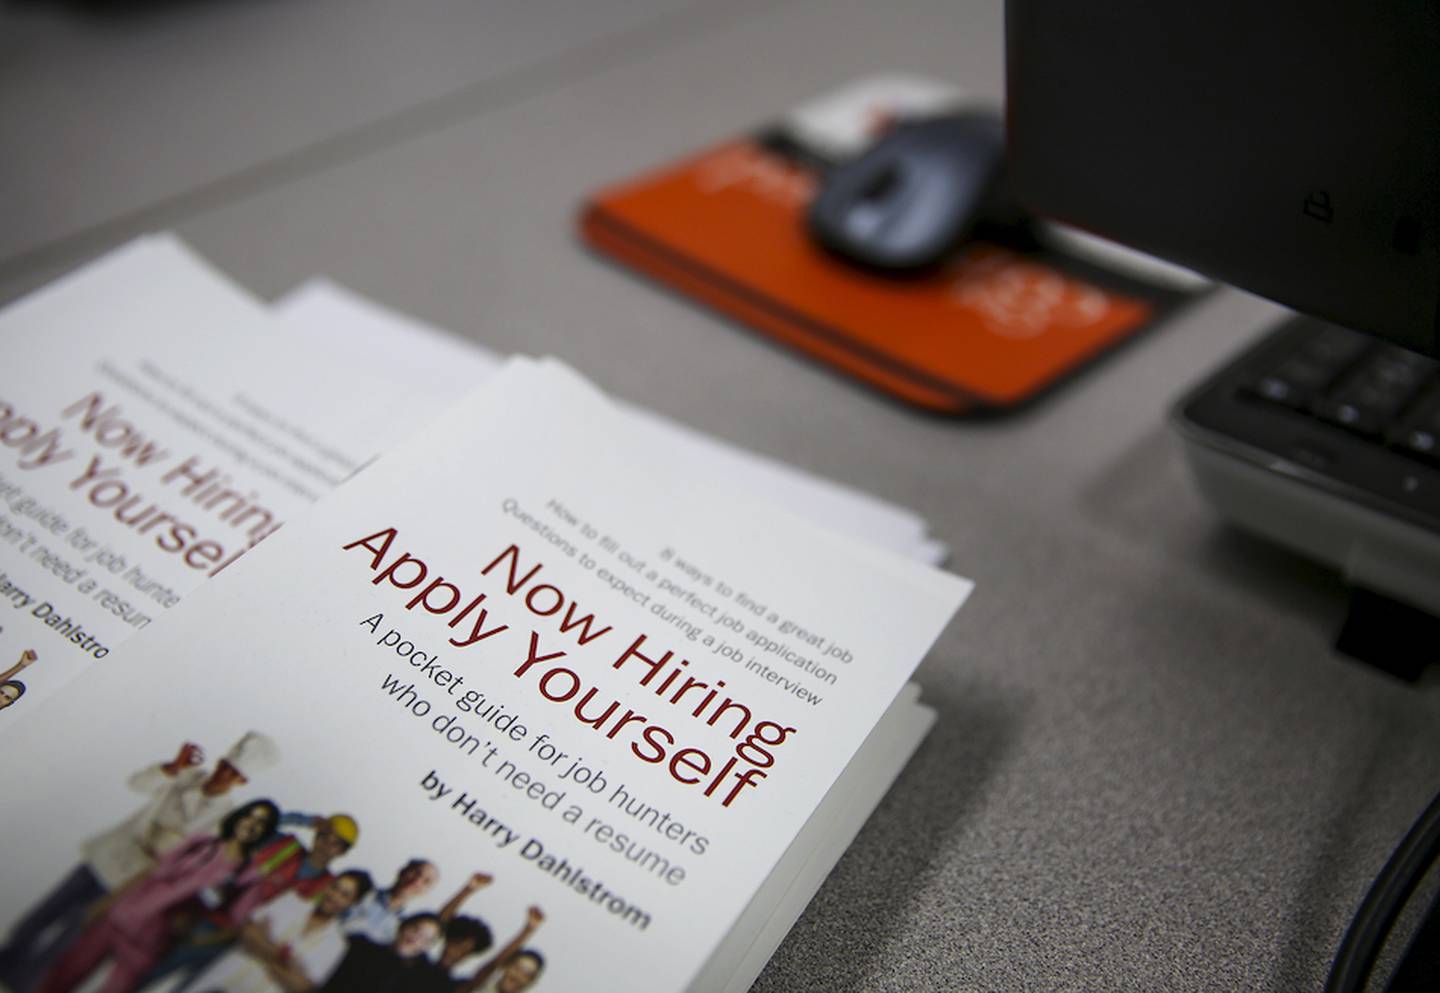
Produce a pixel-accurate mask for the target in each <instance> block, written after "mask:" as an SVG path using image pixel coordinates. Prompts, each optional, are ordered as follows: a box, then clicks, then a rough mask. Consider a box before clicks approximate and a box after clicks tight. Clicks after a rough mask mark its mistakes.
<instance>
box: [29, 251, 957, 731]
mask: <svg viewBox="0 0 1440 993" xmlns="http://www.w3.org/2000/svg"><path fill="white" fill-rule="evenodd" d="M0 339H3V340H4V341H5V342H6V347H7V356H8V361H7V362H6V363H5V365H4V368H3V370H0V446H3V447H0V711H4V712H5V716H4V720H3V721H0V735H3V734H6V733H8V732H9V731H10V730H11V729H12V728H13V727H14V726H15V725H16V723H18V722H19V721H20V720H22V719H24V717H25V715H26V714H28V713H29V712H30V711H31V710H32V709H33V708H34V707H35V706H37V705H38V703H39V702H40V701H41V700H42V699H44V698H45V697H46V696H49V695H50V694H51V693H53V692H55V691H56V690H58V688H59V687H60V686H62V685H64V684H65V683H66V682H68V681H69V680H70V679H72V678H74V677H75V676H76V675H78V674H79V673H82V672H85V671H86V670H88V669H90V668H92V667H93V666H94V665H96V664H97V663H100V662H103V661H104V660H106V659H107V658H108V657H109V656H110V653H111V652H112V651H113V649H114V648H115V646H116V645H118V644H119V643H120V642H122V641H123V640H124V639H125V638H127V637H129V636H130V635H132V634H133V633H135V632H136V631H139V630H143V629H144V628H146V627H148V626H149V625H151V624H152V623H154V622H155V621H156V620H157V619H159V618H160V617H161V616H162V615H163V614H164V612H165V611H167V610H168V609H169V608H171V607H173V606H174V605H175V604H176V603H178V602H179V600H180V599H181V598H182V597H183V596H185V595H186V594H188V593H189V591H190V590H192V589H194V588H195V587H196V586H197V585H198V584H200V583H201V582H203V581H204V580H205V579H206V578H208V577H210V576H213V575H216V574H218V573H220V572H221V571H223V570H224V569H226V568H228V567H229V566H230V565H231V564H232V563H234V562H235V561H236V560H237V558H238V557H239V556H241V555H243V554H245V553H246V552H247V551H249V550H250V549H252V548H254V547H255V546H256V545H257V544H259V543H260V542H261V541H262V540H264V539H265V538H266V537H267V536H268V535H270V534H272V533H274V532H275V531H276V530H277V529H279V528H280V527H281V526H282V525H283V524H284V523H285V522H286V521H288V520H290V519H292V518H293V517H294V515H296V514H297V513H299V512H300V511H302V510H303V509H304V508H306V507H308V506H309V505H310V504H311V503H313V502H314V500H316V499H318V498H319V496H321V495H322V494H324V493H326V492H328V491H329V490H330V489H331V488H332V487H334V486H335V485H337V484H338V483H340V482H342V481H343V480H345V479H346V478H348V477H349V476H350V475H351V474H352V473H354V472H355V471H357V470H358V469H359V468H360V467H362V466H364V465H365V464H366V463H368V462H369V461H370V460H371V459H372V458H373V457H374V456H375V455H376V454H378V453H379V452H381V451H384V450H385V449H386V448H387V447H389V446H390V445H391V444H393V443H394V442H396V441H398V440H400V439H402V438H404V437H406V436H407V435H408V434H409V433H410V432H411V431H413V430H414V429H416V428H417V427H419V426H420V425H421V424H423V423H425V422H427V421H428V420H429V419H430V418H432V417H434V416H435V415H436V414H438V413H439V412H440V411H442V410H443V409H444V408H445V407H446V406H447V405H449V404H451V403H453V402H455V401H456V400H457V399H458V398H459V397H460V396H462V395H463V394H464V392H465V391H466V390H468V389H469V388H471V387H473V386H475V385H477V384H478V383H480V382H482V381H483V380H484V379H485V378H487V377H488V376H489V375H490V374H491V373H492V372H493V371H494V369H495V368H497V367H498V365H499V362H500V360H499V359H498V358H497V357H495V356H493V355H492V354H490V353H487V352H485V351H484V350H483V349H481V348H479V347H478V346H475V345H473V344H471V343H469V342H464V341H461V340H459V339H453V338H448V337H446V336H443V335H441V334H440V333H438V332H433V331H431V330H430V329H428V328H425V327H423V326H421V325H419V324H418V323H416V322H413V321H407V320H406V319H404V318H402V317H400V316H399V315H395V314H391V313H389V312H386V311H383V310H382V309H381V308H378V307H376V306H375V305H373V304H369V303H368V301H362V300H360V299H359V298H358V297H355V296H354V295H353V294H344V293H342V292H341V291H339V290H338V289H336V288H333V287H328V286H325V285H323V284H317V285H316V286H312V287H307V288H306V289H305V290H304V291H302V292H301V293H298V294H296V296H295V299H294V301H292V302H291V304H290V305H287V306H283V307H282V308H281V309H280V312H279V315H278V317H277V316H276V315H272V314H271V313H270V312H269V311H268V310H267V309H266V308H264V307H262V306H261V305H260V304H258V303H256V302H255V301H253V300H251V299H250V298H248V297H247V296H246V295H245V294H244V293H242V292H241V291H240V290H238V289H237V288H236V287H235V286H233V285H232V284H230V283H229V282H228V281H227V280H225V279H224V278H223V277H222V276H220V275H219V274H217V273H215V272H214V271H213V270H211V269H210V268H209V267H208V266H206V265H205V264H204V263H203V262H202V261H201V260H200V259H199V258H198V257H196V256H195V255H194V254H193V253H191V252H189V251H188V250H187V249H186V248H185V247H184V246H183V245H181V244H180V243H179V242H177V241H176V240H175V239H173V238H170V237H165V236H158V237H151V238H146V239H143V240H141V241H138V242H136V243H134V244H132V245H129V246H126V247H124V248H122V249H120V250H118V251H117V252H115V253H113V254H112V255H110V256H107V257H106V258H104V259H102V260H101V261H99V262H97V263H95V264H92V265H90V266H88V267H86V268H84V269H83V270H81V271H79V272H77V273H75V274H72V275H70V276H68V277H66V278H64V279H61V280H59V281H57V282H56V283H54V284H52V285H51V286H48V287H46V288H44V289H42V290H40V291H38V292H36V293H35V294H33V295H31V296H29V297H27V298H25V299H23V300H21V301H20V302H18V303H16V304H14V305H13V306H11V307H9V308H8V309H7V310H5V311H4V312H3V313H0ZM630 416H632V417H633V418H634V419H635V420H636V421H638V422H641V423H642V424H643V425H644V426H645V428H647V429H648V430H649V431H650V435H651V441H652V443H653V444H655V445H657V446H663V448H664V449H665V450H666V451H667V452H669V453H671V457H673V458H680V459H686V460H688V462H689V463H690V464H691V465H692V467H693V470H694V471H702V472H714V473H716V474H724V475H727V476H729V477H730V478H732V479H733V480H734V481H735V482H736V484H737V485H739V486H741V487H745V488H752V487H753V488H756V489H757V490H758V491H760V492H764V493H765V494H766V495H767V496H768V497H769V498H770V499H772V500H775V501H777V502H784V503H788V504H789V505H791V506H794V507H796V508H797V509H802V508H804V509H807V510H808V511H809V512H811V513H813V515H814V516H815V517H816V518H817V519H819V520H822V521H828V522H830V523H832V524H834V525H835V526H837V527H841V528H844V529H846V530H847V531H849V532H850V533H853V534H856V535H863V536H867V537H869V538H871V539H872V540H875V541H877V542H879V543H883V544H885V545H886V546H887V547H893V548H897V549H899V550H901V551H903V552H905V553H906V554H913V555H916V556H918V557H922V558H925V559H927V560H931V561H938V559H939V557H941V556H943V554H944V550H943V547H941V546H939V545H938V544H936V543H935V542H934V541H933V540H932V539H930V538H929V537H928V536H927V535H926V534H925V526H924V522H923V520H921V519H920V518H919V517H918V516H916V515H914V514H913V513H910V512H908V511H904V510H902V509H901V508H898V507H894V506H893V505H889V504H886V503H884V502H883V501H879V500H876V499H875V498H873V497H870V496H868V495H866V494H862V493H858V492H856V491H853V490H848V489H845V488H843V487H840V486H838V485H836V484H833V483H829V482H827V481H824V480H819V479H816V478H814V477H810V476H806V475H804V474H803V473H800V472H799V471H798V470H794V469H791V468H789V467H786V466H782V465H779V464H777V463H768V462H765V461H764V460H762V459H759V458H758V457H756V456H751V455H749V454H747V453H744V452H742V451H740V450H738V449H734V448H731V447H729V446H724V445H721V444H720V443H718V442H715V441H713V440H711V439H707V438H706V437H705V436H704V435H701V434H699V433H698V432H694V431H691V430H689V429H686V428H682V427H681V426H679V425H677V424H674V423H673V422H669V421H664V420H662V419H660V418H657V417H655V416H654V415H650V414H647V413H645V412H643V411H639V410H638V409H632V411H631V413H630ZM730 474H733V476H731V475H730Z"/></svg>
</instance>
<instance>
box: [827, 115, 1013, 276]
mask: <svg viewBox="0 0 1440 993" xmlns="http://www.w3.org/2000/svg"><path fill="white" fill-rule="evenodd" d="M1023 219H1024V215H1023V212H1022V211H1020V209H1019V208H1018V207H1017V206H1016V205H1015V204H1014V202H1013V201H1012V200H1011V198H1010V196H1009V193H1008V191H1007V189H1006V183H1005V124H1004V122H1003V121H1002V120H1001V119H1000V118H999V117H997V116H995V115H991V114H981V113H969V114H963V115H953V116H948V117H936V118H931V119H929V120H920V121H911V122H906V123H901V124H899V125H897V126H896V127H895V128H894V130H892V131H891V132H890V133H889V134H887V135H886V136H885V137H884V138H882V139H880V141H879V142H877V143H876V144H875V146H874V147H872V148H871V149H870V150H869V151H867V152H865V153H864V154H862V155H861V156H860V157H859V158H857V159H855V160H854V161H853V162H848V163H846V164H844V165H841V166H838V167H836V168H835V169H834V170H833V171H832V172H831V173H830V175H829V176H828V177H826V179H825V180H824V183H823V185H822V186H821V189H820V192H819V193H818V194H817V195H816V197H815V199H814V200H813V201H812V202H811V204H810V212H809V215H808V221H809V227H810V233H811V234H812V236H813V237H814V238H815V239H816V240H817V241H818V242H819V243H820V244H821V245H823V246H824V247H825V248H827V249H829V250H830V251H832V252H834V253H835V254H837V255H840V256H842V257H843V258H845V259H848V260H849V261H851V262H857V263H859V264H861V265H863V266H866V267H869V268H874V269H880V270H884V271H886V272H893V273H903V272H911V271H917V270H923V269H926V268H929V267H931V266H933V265H935V264H936V263H938V262H939V261H940V260H941V259H943V258H944V257H945V256H946V255H947V254H948V253H949V252H950V251H951V250H952V249H953V248H954V247H955V246H956V245H957V244H959V243H960V242H961V241H963V240H964V239H965V237H966V236H967V235H968V234H970V233H972V232H973V231H974V229H975V228H976V226H977V225H979V224H982V223H987V222H988V223H992V224H996V225H999V226H1006V227H1011V226H1017V225H1022V224H1023V223H1024V220H1023Z"/></svg>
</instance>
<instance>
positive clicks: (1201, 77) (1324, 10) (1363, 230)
mask: <svg viewBox="0 0 1440 993" xmlns="http://www.w3.org/2000/svg"><path fill="white" fill-rule="evenodd" d="M1006 31H1007V75H1008V79H1007V88H1008V92H1007V104H1008V106H1007V114H1008V119H1009V141H1010V167H1011V173H1012V178H1013V182H1014V185H1015V189H1016V191H1017V193H1018V194H1019V196H1020V198H1021V200H1022V201H1024V202H1025V203H1026V204H1027V205H1028V206H1030V207H1031V208H1033V209H1035V210H1036V211H1038V212H1039V213H1041V214H1044V215H1047V216H1050V217H1053V218H1055V219H1057V220H1060V221H1063V222H1066V223H1069V224H1073V225H1076V226H1078V227H1081V228H1084V229H1087V230H1090V231H1093V232H1095V233H1096V234H1101V235H1104V236H1106V237H1109V238H1113V239H1115V240H1117V241H1121V242H1124V243H1126V244H1129V245H1133V246H1134V247H1136V248H1139V249H1142V250H1144V251H1148V252H1150V253H1152V254H1155V255H1158V256H1161V257H1163V258H1167V259H1171V260H1173V261H1176V262H1179V263H1182V264H1184V265H1187V266H1189V267H1191V268H1193V269H1196V270H1199V271H1201V272H1204V273H1206V274H1208V275H1211V276H1214V277H1216V278H1218V279H1221V280H1224V281H1225V282H1228V283H1231V284H1233V285H1235V286H1239V287H1241V288H1244V289H1247V290H1250V291H1252V292H1255V293H1259V294H1260V295H1262V296H1266V297H1269V298H1271V299H1273V300H1276V301H1278V302H1280V303H1283V304H1286V305H1288V306H1290V307H1293V308H1295V309H1297V310H1300V311H1303V312H1305V313H1309V314H1313V315H1315V316H1318V317H1322V318H1324V319H1325V320H1328V321H1332V322H1334V323H1337V324H1342V325H1346V326H1348V327H1352V328H1357V329H1360V330H1364V331H1369V332H1372V333H1374V334H1378V335H1382V336H1384V337H1386V338H1389V339H1390V340H1392V341H1394V342H1395V343H1397V344H1401V345H1404V346H1406V347H1408V348H1411V349H1414V350H1416V351H1422V352H1426V353H1429V354H1431V355H1437V354H1440V342H1437V315H1440V4H1437V3H1434V2H1431V0H1375V2H1358V0H1314V2H1307V3H1269V2H1265V0H1226V2H1219V3H1215V2H1212V3H1205V4H1179V3H1167V2H1163V0H1162V2H1155V0H1106V2H1103V3H1075V2H1073V0H1009V2H1008V3H1007V4H1006Z"/></svg>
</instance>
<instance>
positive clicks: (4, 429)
mask: <svg viewBox="0 0 1440 993" xmlns="http://www.w3.org/2000/svg"><path fill="white" fill-rule="evenodd" d="M0 336H3V340H4V341H5V343H6V347H7V355H8V356H9V358H10V360H9V361H8V362H7V364H6V368H5V371H4V372H3V373H0V445H3V449H0V653H3V654H0V658H13V659H15V662H14V665H13V666H11V671H8V672H5V673H3V677H4V678H3V681H0V697H3V699H0V707H3V709H0V741H3V742H4V744H5V746H6V748H7V754H8V755H9V756H10V761H8V762H7V763H5V764H4V766H3V768H0V795H3V796H4V797H5V798H6V800H5V809H6V812H7V816H6V819H5V821H6V828H7V835H8V836H9V837H10V838H11V839H12V842H14V843H17V844H18V843H23V845H24V848H25V852H26V857H25V858H24V859H9V860H5V861H4V862H3V863H0V984H3V985H4V986H6V987H7V988H9V989H12V990H16V991H29V990H41V991H45V993H60V991H67V990H80V989H86V990H88V989H103V990H105V991H108V993H128V991H131V990H142V989H143V990H156V991H160V990H182V989H184V990H195V991H197V993H203V991H205V990H225V991H240V990H246V991H250V990H255V991H269V990H277V991H278V990H289V991H303V990H309V989H315V990H327V991H342V990H358V991H391V990H394V991H402V990H404V991H408V990H428V989H436V990H441V989H443V990H463V991H491V990H503V991H505V993H519V991H521V990H527V989H539V990H545V989H552V990H571V989H637V990H656V991H660V990H664V991H680V990H742V989H745V988H747V987H748V986H749V984H750V983H751V982H752V981H753V979H754V977H755V976H756V975H757V974H758V972H759V970H760V969H761V968H762V967H763V965H764V963H765V961H766V960H767V959H768V958H769V956H770V954H771V953H772V951H773V950H774V948H775V946H776V945H777V944H778V942H779V941H780V940H781V938H782V937H783V936H784V934H785V932H786V930H788V928H789V926H790V924H791V923H793V921H794V919H795V917H796V916H797V915H798V914H799V912H800V911H801V909H802V908H803V907H804V905H805V903H806V902H808V900H809V899H810V897H811V895H812V894H813V893H814V891H815V890H816V889H817V888H818V886H819V884H820V882H821V881H822V880H823V879H824V877H825V875H826V874H827V873H828V872H829V870H830V868H831V867H832V866H833V865H834V863H835V861H836V860H837V859H838V857H839V855H840V853H841V852H842V851H843V850H844V848H845V847H846V846H847V845H848V844H849V842H850V841H851V839H852V838H853V836H854V834H855V832H856V831H858V829H859V827H860V825H861V824H862V823H863V822H864V819H865V818H866V816H868V814H869V812H870V811H871V810H872V809H873V808H874V806H875V805H876V803H877V802H878V801H879V798H880V796H881V795H882V794H883V792H884V790H885V789H886V788H887V787H888V785H889V784H890V783H891V782H892V781H893V780H894V778H895V777H896V775H898V773H899V770H900V769H901V768H902V767H903V765H904V763H905V761H906V759H907V758H908V757H909V755H910V754H911V753H912V752H913V751H914V749H915V748H916V747H917V746H918V744H919V741H920V739H921V738H922V737H923V735H924V733H925V731H926V730H927V729H928V727H929V724H930V721H931V720H932V719H933V718H932V715H931V713H930V712H929V711H928V710H927V709H926V708H924V707H923V706H921V705H920V704H919V703H918V690H917V689H916V688H915V687H914V686H913V684H910V685H907V680H908V679H909V677H910V675H911V673H912V672H913V670H914V668H915V666H916V665H917V664H918V663H919V661H920V660H921V658H922V657H923V656H924V654H925V652H926V651H927V650H928V648H929V646H930V645H931V644H932V643H933V641H934V640H935V638H936V637H937V636H938V635H939V633H940V631H941V630H942V628H943V627H944V625H945V624H946V623H947V622H948V620H949V618H950V617H951V615H952V614H953V613H954V611H955V610H956V609H957V608H958V607H959V605H960V604H961V603H962V602H963V600H964V599H965V597H966V595H967V594H968V592H969V589H970V584H969V583H968V582H967V581H965V580H962V579H959V578H957V577H955V576H953V575H950V574H948V573H945V572H941V571H938V570H936V569H935V568H933V567H932V566H931V565H929V564H927V563H929V562H934V561H937V560H938V559H939V558H940V557H941V556H942V555H943V550H942V549H941V548H940V547H939V546H938V545H936V543H934V542H933V541H932V540H930V539H929V538H928V537H927V536H926V533H925V528H924V524H923V522H922V521H920V520H919V519H918V518H916V517H915V516H914V515H913V514H909V513H908V512H905V511H903V510H900V509H898V508H894V507H891V506H889V505H887V504H884V503H883V502H881V501H878V500H875V499H873V498H871V497H867V496H865V495H863V494H858V493H855V492H853V491H849V490H846V489H844V488H841V487H838V486H836V485H835V484H832V483H827V482H825V481H822V480H818V479H815V478H813V477H809V476H805V475H803V474H801V473H798V472H796V471H794V470H792V469H788V468H786V467H783V466H779V465H776V464H774V463H771V462H767V461H765V460H763V459H760V458H758V457H756V456H753V455H749V454H747V453H743V452H740V451H737V450H735V449H733V448H730V447H728V446H725V445H722V444H720V443H718V442H715V441H713V440H711V439H706V438H704V437H703V436H701V435H699V434H697V433H695V432H692V431H689V430H687V429H683V428H680V427H679V426H677V425H675V424H673V423H671V422H668V421H665V420H663V419H660V418H658V417H656V416H654V415H652V414H647V413H645V412H642V411H639V410H637V409H634V408H630V407H624V406H622V405H620V404H617V403H615V402H613V401H611V400H609V399H608V398H606V397H604V396H603V395H602V394H601V393H600V392H599V391H598V390H596V389H595V388H594V387H593V386H591V385H590V384H589V383H588V382H586V381H585V380H584V379H583V378H582V377H581V376H580V375H579V374H578V373H576V372H574V371H573V370H571V369H569V368H567V367H565V366H563V365H561V364H559V363H557V362H554V361H552V360H540V361H536V360H530V359H524V358H512V359H509V360H505V361H501V360H499V359H497V358H495V357H493V356H489V355H487V354H485V353H483V352H481V351H480V350H478V349H476V348H475V347H474V346H472V345H469V344H465V343H462V342H459V341H457V340H451V339H448V338H446V337H445V336H443V335H442V334H440V333H438V332H435V331H433V330H431V329H428V328H424V327H421V326H419V325H416V324H415V323H413V322H410V321H407V320H406V319H404V318H400V317H398V316H396V315H392V314H388V313H386V312H384V311H382V310H380V309H379V308H377V307H374V306H373V305H370V304H368V303H366V302H365V301H362V300H360V299H359V298H357V297H355V296H353V295H352V294H348V293H346V292H345V291H342V290H339V289H338V288H336V287H333V286H330V285H328V284H324V283H315V284H310V285H307V286H306V287H303V288H302V289H301V290H299V291H297V292H296V293H295V294H292V296H291V297H290V298H288V299H286V300H284V301H282V302H281V303H280V304H279V305H278V306H277V307H276V308H275V310H274V311H270V310H267V309H266V308H263V307H261V306H260V305H258V304H256V303H255V302H253V301H251V300H249V299H248V298H246V297H245V296H244V294H242V293H240V292H239V291H238V290H236V289H235V288H234V287H233V286H230V285H229V284H228V283H226V282H225V281H224V280H223V279H222V278H221V277H219V276H218V275H217V274H215V273H213V272H212V271H210V270H209V269H207V268H206V267H205V266H204V265H203V264H202V263H200V262H198V261H197V260H196V259H195V258H194V257H193V256H191V255H190V254H189V253H188V252H186V251H185V250H184V249H183V247H181V246H179V245H178V244H177V243H175V242H174V241H173V240H170V239H167V238H151V239H147V240H145V241H142V242H139V243H136V244H134V245H132V246H129V247H128V248H126V249H123V250H121V251H120V252H117V253H116V254H114V255H112V256H110V257H108V258H106V259H104V260H101V261H100V262H98V263H96V264H94V265H93V266H91V267H88V268H87V269H85V270H83V271H81V272H80V273H77V274H75V275H72V276H70V277H68V278H66V279H64V280H62V281H60V282H58V283H56V284H54V285H53V286H51V287H49V288H47V289H45V290H42V291H40V292H38V293H36V294H34V295H32V296H31V297H28V298H26V299H25V300H22V301H20V302H19V303H17V304H15V305H13V306H12V307H11V308H9V309H8V310H7V311H5V312H4V313H3V314H0ZM721 479H723V480H725V484H724V485H723V486H722V485H720V484H719V483H718V482H717V480H721ZM282 525H283V527H282ZM262 543H263V544H262ZM257 546H260V547H258V548H257ZM182 600H183V602H181V601H182Z"/></svg>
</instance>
